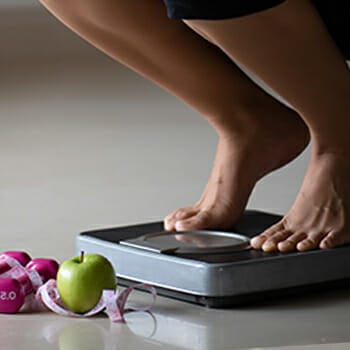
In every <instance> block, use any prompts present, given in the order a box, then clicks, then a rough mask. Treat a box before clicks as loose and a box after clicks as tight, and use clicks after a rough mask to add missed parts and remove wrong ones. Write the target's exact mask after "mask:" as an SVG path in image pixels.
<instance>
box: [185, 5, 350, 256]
mask: <svg viewBox="0 0 350 350" xmlns="http://www.w3.org/2000/svg"><path fill="white" fill-rule="evenodd" d="M186 23H187V24H188V25H189V26H190V27H192V28H193V29H195V30H197V31H198V32H203V33H205V35H206V36H208V37H209V38H210V39H211V40H212V41H213V42H215V43H216V44H217V45H218V46H219V47H220V48H221V49H222V50H223V51H225V52H226V53H227V54H228V55H229V56H230V57H232V58H233V59H235V60H236V61H237V62H240V63H241V64H243V65H245V66H246V67H247V68H248V69H250V70H251V71H253V72H255V74H257V75H258V76H259V77H260V78H261V79H263V80H264V81H265V82H266V83H267V84H269V85H270V86H271V87H272V88H273V89H275V90H276V91H277V92H278V93H279V94H280V95H281V96H282V97H284V98H285V99H286V100H287V101H288V102H289V103H290V104H291V105H292V106H293V107H294V108H295V109H296V110H297V111H298V112H299V113H300V115H301V116H302V117H303V119H304V120H305V122H306V124H307V125H308V127H309V129H310V132H311V137H312V139H313V149H312V156H311V161H310V164H309V168H308V171H307V174H306V177H305V179H304V182H303V185H302V188H301V190H300V192H299V195H298V197H297V199H296V201H295V203H294V205H293V207H292V208H291V210H290V211H289V213H288V214H287V215H286V216H285V217H284V218H283V220H282V221H281V222H279V223H278V224H276V225H274V226H273V227H271V228H270V229H268V230H267V231H265V232H264V233H263V234H261V235H260V236H258V237H257V238H255V239H253V240H252V246H253V247H254V248H257V249H259V248H262V249H263V250H265V251H273V250H277V249H278V250H280V251H290V250H294V249H298V250H308V249H314V248H316V247H320V248H329V247H334V246H337V245H341V244H345V243H350V224H349V219H350V186H349V183H348V176H349V172H350V163H349V159H350V141H349V137H348V130H349V128H350V119H349V115H350V102H349V96H350V74H349V70H348V68H347V66H346V63H345V59H344V58H343V57H342V55H341V53H340V52H339V50H338V48H337V47H336V45H335V43H334V41H333V40H332V38H331V37H330V35H329V34H328V32H327V28H326V27H325V25H324V23H323V21H322V20H321V18H320V16H319V15H318V12H317V10H316V9H315V8H314V7H313V5H312V4H311V2H310V1H308V0H293V1H286V2H285V3H283V4H282V5H279V6H277V7H275V8H273V9H270V10H268V11H265V12H262V13H257V14H254V15H251V16H247V17H242V18H238V19H232V20H222V21H202V20H195V21H187V22H186Z"/></svg>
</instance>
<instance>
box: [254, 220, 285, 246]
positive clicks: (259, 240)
mask: <svg viewBox="0 0 350 350" xmlns="http://www.w3.org/2000/svg"><path fill="white" fill-rule="evenodd" d="M281 231H284V226H283V224H282V223H281V222H279V223H277V224H275V225H273V226H271V227H270V228H268V229H267V230H265V231H264V232H263V233H262V234H260V235H258V236H256V237H253V238H252V239H251V240H250V245H251V246H252V247H253V248H254V249H261V248H262V246H263V244H264V243H265V241H267V240H268V239H269V238H270V237H272V236H273V235H275V234H277V233H278V232H281Z"/></svg>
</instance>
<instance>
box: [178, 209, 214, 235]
mask: <svg viewBox="0 0 350 350" xmlns="http://www.w3.org/2000/svg"><path fill="white" fill-rule="evenodd" d="M209 223H210V217H209V213H208V212H207V211H200V212H197V213H196V214H195V215H193V216H191V217H190V218H187V219H184V220H177V221H176V223H175V229H176V231H188V230H201V229H206V228H209V227H208V224H209Z"/></svg>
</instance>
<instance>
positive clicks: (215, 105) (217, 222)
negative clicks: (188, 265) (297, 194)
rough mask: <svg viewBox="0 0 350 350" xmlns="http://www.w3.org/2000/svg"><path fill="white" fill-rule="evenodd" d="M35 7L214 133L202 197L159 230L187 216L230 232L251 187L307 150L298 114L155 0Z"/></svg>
mask: <svg viewBox="0 0 350 350" xmlns="http://www.w3.org/2000/svg"><path fill="white" fill-rule="evenodd" d="M41 2H42V4H43V5H45V6H46V7H47V8H48V9H49V10H50V11H51V12H52V13H53V14H55V16H57V17H58V18H59V19H61V21H62V22H64V23H65V24H66V25H67V26H68V27H70V28H71V29H72V30H74V31H75V32H77V33H78V34H79V35H80V36H82V37H83V38H85V39H86V40H88V41H89V42H90V43H92V44H93V45H95V46H96V47H98V48H99V49H101V50H102V51H104V52H105V53H107V54H108V55H110V56H111V57H113V58H114V59H116V60H118V61H119V62H121V63H123V64H125V65H126V66H128V67H130V68H131V69H133V70H135V71H137V72H138V73H140V74H142V75H143V76H145V77H147V78H148V79H150V80H152V81H154V82H156V83H157V84H159V85H160V86H161V87H163V88H164V89H166V90H168V91H169V92H171V93H172V94H174V95H176V96H177V97H178V98H180V99H181V100H183V101H184V102H185V103H187V104H188V105H190V106H192V107H193V108H194V109H196V110H197V111H198V112H199V113H200V114H201V115H203V116H204V117H205V118H206V119H207V120H208V122H209V123H210V124H211V125H212V126H213V127H214V128H215V130H216V131H217V133H218V136H219V142H218V148H217V155H216V158H215V162H214V166H213V170H212V174H211V176H210V179H209V182H208V185H207V186H206V189H205V191H204V193H203V196H202V198H201V199H200V200H199V201H198V202H197V203H196V204H194V205H192V206H189V207H187V208H183V209H180V210H177V211H175V212H174V213H172V214H170V215H169V216H168V217H167V218H166V219H165V227H166V229H168V230H175V229H180V228H181V227H176V223H177V222H180V223H181V222H183V221H184V219H186V218H187V219H189V217H191V219H189V221H187V224H188V225H190V226H194V227H196V228H198V227H200V228H209V227H216V228H227V227H230V226H232V225H233V224H234V223H235V222H236V220H237V219H238V218H239V217H240V216H241V214H242V212H243V211H244V209H245V206H246V203H247V200H248V198H249V195H250V193H251V191H252V189H253V187H254V185H255V183H256V182H257V181H258V180H259V179H260V178H261V177H262V176H264V175H265V174H267V173H269V172H271V171H272V170H274V169H277V168H279V167H281V166H283V165H285V164H286V163H288V162H289V161H291V160H292V159H294V158H295V157H296V156H297V155H299V154H300V153H301V152H302V151H303V150H304V149H305V147H306V146H307V144H308V142H309V133H308V130H307V127H306V125H305V124H304V122H303V120H302V119H301V118H300V117H299V116H298V114H297V113H296V112H295V111H293V110H291V109H290V108H288V107H286V106H285V105H283V104H281V103H280V102H278V101H277V100H275V99H274V98H273V97H271V96H270V95H269V94H267V93H266V92H265V91H263V90H262V89H261V88H260V87H258V86H257V85H256V84H255V83H253V82H252V81H251V80H250V78H248V77H247V76H246V75H245V74H244V73H243V72H242V71H241V70H240V69H239V68H238V67H237V66H236V65H235V64H234V63H233V62H232V60H231V59H230V58H229V57H228V56H227V55H226V54H224V53H223V52H222V51H221V50H220V49H218V48H217V47H216V46H214V45H212V44H210V43H209V42H208V41H207V40H204V39H203V38H202V37H201V36H199V35H197V34H196V33H195V32H193V31H192V30H191V29H189V28H188V27H187V26H186V25H185V24H184V23H182V22H181V21H174V20H171V19H169V18H167V15H166V11H165V7H164V4H163V2H162V1H161V0H143V1H139V0H98V1H97V0H73V1H72V0H60V1H56V0H42V1H41ZM178 163H179V164H180V163H181V160H180V161H178ZM179 166H180V165H179ZM185 222H186V221H185Z"/></svg>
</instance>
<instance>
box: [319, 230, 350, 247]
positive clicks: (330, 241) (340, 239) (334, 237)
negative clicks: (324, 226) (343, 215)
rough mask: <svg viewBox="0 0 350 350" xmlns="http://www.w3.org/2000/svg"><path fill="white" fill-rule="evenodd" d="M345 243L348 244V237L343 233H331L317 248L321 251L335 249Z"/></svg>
mask: <svg viewBox="0 0 350 350" xmlns="http://www.w3.org/2000/svg"><path fill="white" fill-rule="evenodd" d="M346 243H349V236H347V235H345V234H344V232H338V231H331V232H329V233H328V234H327V235H326V236H325V237H324V238H323V239H322V240H321V243H320V245H319V247H320V248H321V249H328V248H335V247H337V246H339V245H343V244H346Z"/></svg>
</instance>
